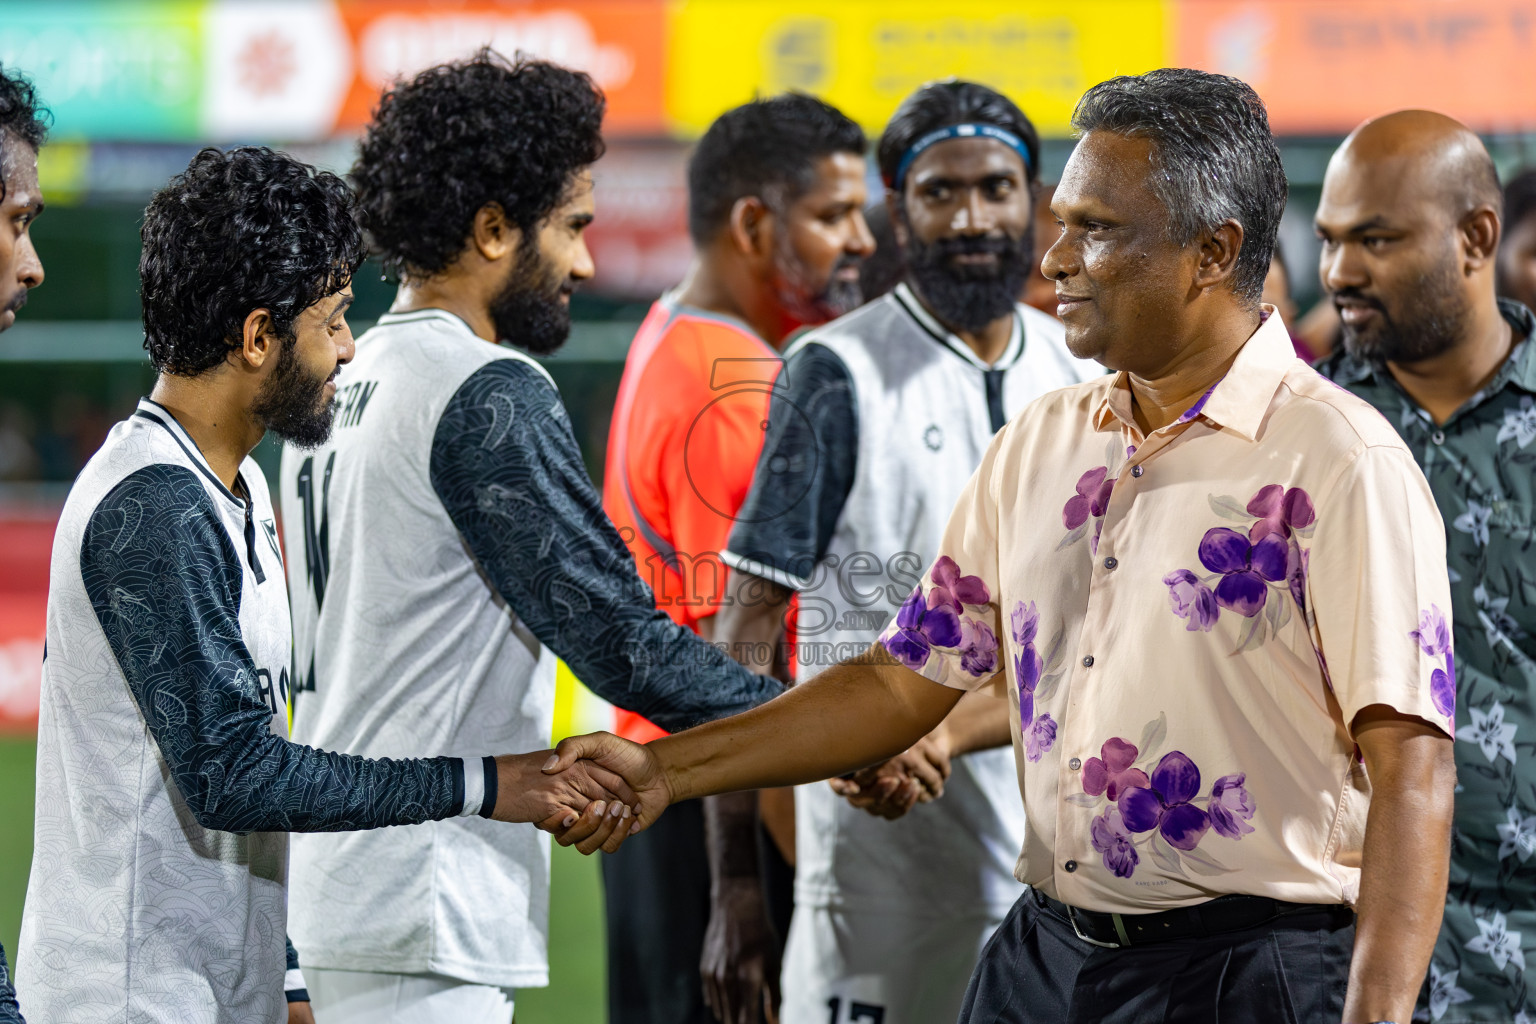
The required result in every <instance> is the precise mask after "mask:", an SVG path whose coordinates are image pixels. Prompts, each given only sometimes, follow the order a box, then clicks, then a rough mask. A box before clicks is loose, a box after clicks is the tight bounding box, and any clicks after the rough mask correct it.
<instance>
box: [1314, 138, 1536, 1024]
mask: <svg viewBox="0 0 1536 1024" xmlns="http://www.w3.org/2000/svg"><path fill="white" fill-rule="evenodd" d="M1316 227H1317V234H1318V237H1319V238H1320V239H1321V240H1322V257H1321V259H1322V262H1321V267H1320V273H1321V277H1322V284H1323V287H1324V288H1325V289H1326V290H1327V291H1328V292H1329V293H1330V294H1331V296H1332V299H1333V303H1334V305H1335V306H1337V307H1338V310H1339V313H1340V315H1341V318H1342V320H1343V339H1344V346H1343V351H1341V352H1337V353H1335V354H1334V355H1333V356H1331V357H1330V358H1329V359H1328V360H1326V361H1325V362H1324V363H1322V364H1321V365H1320V366H1319V369H1320V370H1321V371H1322V372H1323V373H1324V374H1325V375H1327V376H1328V377H1331V378H1332V379H1333V380H1334V381H1336V382H1337V383H1339V384H1341V385H1343V386H1344V387H1346V388H1348V389H1349V390H1350V391H1353V392H1354V393H1355V394H1357V395H1359V396H1360V397H1362V398H1364V399H1365V400H1366V401H1368V402H1370V403H1371V404H1372V405H1374V406H1376V408H1378V409H1380V410H1381V412H1382V414H1383V415H1385V416H1386V418H1387V420H1388V421H1389V422H1391V423H1392V425H1393V426H1395V427H1396V428H1397V431H1398V433H1399V434H1401V435H1402V438H1403V441H1404V442H1405V443H1406V444H1407V445H1408V448H1409V450H1411V451H1412V452H1413V454H1414V457H1415V458H1416V459H1418V461H1419V465H1420V466H1421V467H1422V468H1423V470H1424V475H1425V476H1426V477H1427V478H1428V480H1429V486H1430V490H1431V491H1433V492H1434V496H1435V501H1436V502H1437V503H1438V504H1439V506H1440V513H1441V515H1442V516H1443V517H1444V519H1445V523H1446V526H1447V527H1448V529H1447V530H1446V548H1447V553H1448V556H1449V567H1450V579H1451V606H1452V613H1453V614H1452V618H1451V635H1450V637H1445V636H1442V637H1440V639H1439V640H1437V643H1441V642H1443V643H1449V642H1450V641H1451V640H1454V642H1455V650H1456V664H1455V681H1456V691H1457V692H1456V697H1457V699H1456V726H1457V728H1456V739H1457V743H1456V761H1457V764H1456V768H1457V772H1456V777H1457V781H1458V783H1459V786H1458V788H1457V793H1456V817H1455V825H1454V829H1453V831H1452V833H1451V872H1450V889H1449V893H1448V896H1447V899H1446V905H1445V919H1444V923H1443V924H1442V925H1441V929H1440V938H1439V941H1438V943H1437V944H1436V946H1435V955H1434V959H1433V961H1431V963H1430V968H1429V979H1428V982H1427V984H1426V986H1425V990H1424V994H1423V996H1422V998H1421V1001H1420V1005H1419V1012H1420V1014H1421V1015H1425V1016H1426V1017H1427V1019H1429V1020H1432V1021H1437V1022H1453V1021H1454V1022H1458V1024H1459V1022H1463V1021H1467V1022H1470V1021H1479V1022H1491V1021H1523V1020H1530V1019H1531V1018H1532V1016H1533V1015H1536V994H1533V993H1531V991H1530V988H1529V984H1530V981H1531V980H1532V978H1531V976H1530V975H1528V974H1527V973H1526V965H1527V961H1528V960H1529V961H1530V963H1531V967H1532V968H1533V969H1536V871H1533V868H1536V864H1532V863H1531V858H1532V856H1536V757H1533V756H1532V755H1531V744H1532V743H1533V741H1536V737H1533V736H1532V734H1533V733H1536V701H1533V698H1536V690H1533V688H1536V591H1533V590H1532V586H1533V584H1536V553H1533V552H1532V550H1531V536H1532V528H1533V524H1536V474H1533V473H1532V472H1531V468H1532V465H1533V464H1536V450H1532V449H1531V448H1530V446H1531V443H1532V442H1533V441H1536V344H1532V342H1531V333H1532V330H1533V329H1536V321H1533V319H1532V315H1531V311H1530V310H1529V309H1528V308H1527V307H1525V306H1524V305H1522V304H1520V303H1519V302H1516V301H1514V300H1513V299H1500V298H1498V297H1497V294H1496V292H1495V276H1496V274H1495V263H1496V258H1497V255H1498V253H1499V242H1500V234H1501V232H1500V192H1499V181H1498V176H1497V174H1496V173H1495V171H1494V166H1493V161H1492V160H1491V159H1490V158H1489V156H1488V152H1487V150H1485V149H1484V148H1483V144H1482V142H1481V141H1480V140H1479V139H1478V137H1477V136H1476V135H1475V134H1473V133H1472V132H1471V131H1469V130H1468V129H1467V128H1466V127H1465V126H1463V125H1462V124H1460V123H1459V122H1457V121H1454V120H1452V119H1451V118H1449V117H1446V116H1444V115H1442V114H1437V113H1432V112H1430V111H1426V110H1404V111H1399V112H1397V113H1395V114H1389V115H1387V116H1385V117H1381V118H1378V119H1376V120H1374V121H1367V122H1366V123H1365V124H1363V125H1361V126H1360V127H1359V128H1356V129H1355V131H1354V132H1353V133H1352V134H1351V135H1350V136H1349V138H1347V139H1345V140H1344V144H1343V145H1342V146H1340V147H1339V150H1338V152H1337V153H1335V154H1334V156H1333V159H1332V160H1331V161H1330V162H1329V164H1328V172H1327V175H1326V176H1325V178H1324V179H1323V193H1322V198H1321V202H1320V203H1319V204H1318V208H1317V216H1316ZM1522 747H1523V748H1525V752H1524V753H1523V754H1520V753H1519V750H1520V748H1522Z"/></svg>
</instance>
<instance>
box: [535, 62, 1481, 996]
mask: <svg viewBox="0 0 1536 1024" xmlns="http://www.w3.org/2000/svg"><path fill="white" fill-rule="evenodd" d="M1073 122H1074V125H1075V126H1076V127H1077V128H1078V130H1079V131H1080V132H1082V138H1081V140H1080V141H1079V143H1078V145H1077V147H1076V149H1075V150H1074V152H1073V154H1072V156H1071V158H1070V159H1069V160H1068V162H1067V166H1066V169H1065V171H1064V173H1063V175H1062V178H1061V182H1060V184H1059V185H1058V186H1057V191H1056V196H1055V200H1054V205H1053V209H1054V210H1055V211H1056V215H1057V217H1058V218H1059V219H1060V220H1061V221H1062V222H1063V224H1064V227H1065V230H1064V233H1063V234H1062V236H1061V238H1060V239H1058V240H1057V242H1056V244H1055V245H1054V246H1053V247H1052V248H1051V250H1050V251H1049V252H1048V253H1046V255H1045V259H1044V262H1043V264H1042V269H1043V272H1044V273H1045V274H1047V275H1048V276H1050V277H1052V278H1054V279H1055V280H1056V289H1057V298H1058V300H1059V303H1058V312H1059V314H1060V316H1061V319H1062V321H1063V322H1064V323H1065V325H1066V330H1067V344H1068V346H1069V348H1070V349H1071V350H1072V352H1073V353H1074V354H1075V355H1077V356H1079V357H1092V358H1095V359H1097V360H1098V361H1099V362H1100V363H1102V364H1104V365H1105V366H1108V367H1110V368H1113V369H1118V370H1119V371H1120V372H1119V373H1117V374H1115V375H1114V376H1113V377H1106V378H1101V379H1099V380H1095V381H1092V382H1089V383H1085V384H1081V385H1078V386H1076V387H1073V388H1067V389H1064V390H1061V391H1057V392H1053V393H1052V394H1051V395H1050V396H1047V397H1046V398H1043V399H1041V400H1039V401H1037V402H1036V403H1035V404H1034V405H1032V406H1031V407H1030V408H1029V409H1027V410H1026V411H1025V412H1024V413H1022V414H1021V415H1020V416H1018V417H1017V418H1015V419H1014V420H1013V421H1012V422H1010V423H1009V424H1008V426H1007V427H1005V428H1004V429H1003V431H1002V432H1000V433H999V434H998V436H997V438H996V440H995V441H994V443H993V445H992V447H991V448H990V449H989V451H988V453H987V455H986V457H985V458H984V459H983V461H982V463H981V466H980V468H979V469H978V471H977V473H976V475H975V476H974V477H973V478H972V480H971V482H970V484H968V485H967V488H966V491H965V493H964V494H963V495H962V497H961V499H960V501H959V503H958V504H957V505H956V507H955V510H954V512H953V513H952V514H951V516H950V521H949V526H948V528H947V530H946V532H945V539H944V542H943V544H942V545H941V548H940V551H941V554H940V556H939V557H938V558H937V559H936V560H935V561H934V563H933V565H932V567H931V569H930V570H929V571H928V572H925V573H924V574H923V578H922V580H921V582H920V584H919V585H918V587H917V588H916V589H915V590H914V591H913V593H912V595H911V596H910V597H909V598H908V600H907V602H906V603H904V605H903V606H902V610H901V613H900V614H899V615H898V617H897V619H896V621H895V622H894V623H892V624H891V625H890V626H889V627H888V628H887V630H886V632H885V633H884V634H883V636H882V642H881V643H880V644H879V645H877V646H876V647H874V648H872V649H871V651H870V653H869V654H868V655H866V656H864V657H861V658H858V659H855V660H853V661H851V662H845V663H843V664H841V665H839V666H834V667H833V668H831V669H829V670H827V671H826V672H824V673H823V674H821V675H820V676H818V677H817V678H816V679H813V680H811V681H810V682H808V683H806V684H803V685H801V686H797V687H795V688H794V689H791V690H790V691H788V692H787V693H786V694H784V695H783V696H782V697H780V698H778V699H776V700H773V701H770V702H769V703H768V704H766V705H765V706H763V707H761V708H756V709H754V710H752V711H749V712H747V713H745V714H743V715H740V716H738V717H736V718H734V719H731V720H729V721H725V722H717V723H711V724H710V725H706V726H701V727H700V728H698V729H695V730H690V731H689V732H686V733H681V734H678V735H674V736H668V737H664V738H662V739H659V740H656V741H654V742H652V743H650V744H648V745H646V746H638V745H635V744H631V743H629V742H627V741H625V740H622V739H620V738H618V737H615V736H610V735H606V734H596V735H593V736H587V737H577V738H572V739H568V740H566V741H564V742H563V743H562V744H561V745H560V747H559V748H558V749H559V753H560V757H558V758H556V759H555V761H554V763H553V764H552V765H551V769H550V770H552V771H557V770H559V769H560V767H561V766H562V765H564V764H569V763H571V762H572V761H573V760H574V759H576V758H579V757H584V756H585V757H591V758H595V759H597V760H598V761H600V762H601V763H604V764H606V765H607V766H608V767H610V768H611V769H613V770H614V771H617V772H618V773H620V774H622V775H624V776H625V778H626V779H628V780H629V781H630V783H631V785H633V786H634V787H635V789H636V790H637V791H638V792H639V793H640V795H641V800H642V804H643V807H642V812H641V816H640V819H641V823H642V824H643V825H646V824H649V823H650V822H651V821H653V820H655V818H656V816H657V815H658V814H660V813H661V811H662V810H663V808H664V807H665V806H666V805H667V804H668V803H669V802H671V801H673V800H677V799H685V798H689V797H694V796H699V795H704V794H708V793H713V792H723V791H730V790H735V789H743V788H752V787H761V786H770V785H774V786H781V785H785V784H788V783H798V782H809V781H812V780H815V779H823V778H827V777H829V776H833V775H837V774H840V773H843V772H847V771H850V770H852V769H855V768H858V767H859V766H861V765H865V764H869V763H871V762H873V761H876V760H879V759H881V758H886V757H890V756H892V755H893V754H895V753H897V752H899V751H901V750H904V749H906V748H907V747H909V746H910V745H911V744H912V743H913V742H915V741H916V740H917V739H918V738H919V737H921V736H923V735H924V734H926V733H927V732H928V731H930V730H931V729H933V727H934V726H936V725H937V724H938V723H939V722H940V721H941V720H942V719H943V717H944V716H945V715H946V714H947V713H948V712H949V711H950V710H951V709H952V708H953V707H954V706H955V704H956V702H957V701H958V700H959V699H960V696H961V693H962V691H972V690H975V689H978V688H980V687H984V686H987V685H989V684H991V683H992V682H993V681H994V679H996V678H997V676H998V674H999V673H1000V672H1001V673H1003V674H1004V675H1005V678H1006V681H1007V684H1008V687H1009V694H1010V697H1011V698H1012V703H1014V704H1015V705H1016V706H1017V707H1018V712H1017V716H1018V717H1014V718H1013V719H1012V723H1011V725H1012V730H1011V731H1012V734H1013V742H1014V753H1015V758H1016V762H1017V765H1018V768H1019V782H1020V791H1021V793H1022V795H1023V798H1024V804H1025V810H1026V814H1027V817H1028V821H1029V831H1028V834H1027V839H1026V842H1025V845H1024V849H1023V850H1022V853H1021V857H1020V860H1019V864H1018V869H1017V877H1018V878H1019V880H1020V881H1022V882H1025V883H1026V884H1028V885H1030V886H1031V887H1032V888H1031V890H1030V892H1029V893H1027V894H1026V895H1025V896H1023V897H1021V898H1020V900H1019V901H1018V903H1017V904H1016V905H1015V907H1014V910H1013V912H1012V913H1011V914H1010V915H1009V917H1008V919H1007V920H1005V921H1004V922H1003V924H1002V926H1001V927H999V929H998V930H997V932H996V933H995V934H994V935H993V938H992V940H991V942H990V943H989V944H988V946H987V947H986V949H985V950H984V951H983V953H982V955H981V960H980V963H979V964H978V966H977V970H976V972H975V974H974V975H973V976H972V979H971V985H970V989H969V991H968V992H967V994H966V1004H965V1007H964V1009H963V1010H962V1013H961V1017H960V1020H961V1021H962V1022H970V1024H984V1022H985V1024H994V1022H1030V1024H1034V1022H1041V1024H1044V1022H1061V1021H1063V1020H1064V1021H1066V1022H1067V1024H1087V1022H1090V1021H1091V1022H1096V1024H1157V1022H1163V1024H1166V1022H1172V1021H1181V1022H1206V1021H1210V1022H1214V1021H1218V1020H1257V1019H1267V1018H1269V1017H1271V1016H1274V1015H1275V1014H1276V1013H1277V1008H1279V1007H1281V1006H1284V1007H1285V1010H1286V1011H1288V1013H1289V1015H1291V1016H1293V1017H1294V1019H1297V1020H1307V1021H1328V1020H1342V1021H1344V1022H1346V1024H1370V1022H1380V1021H1395V1022H1398V1024H1402V1022H1405V1021H1407V1020H1408V1019H1409V1017H1410V1015H1411V1014H1412V1012H1413V1007H1414V1002H1415V998H1416V996H1417V993H1418V990H1419V987H1420V985H1421V984H1422V982H1423V978H1424V974H1425V971H1426V969H1427V967H1428V963H1429V958H1430V953H1431V951H1432V949H1433V947H1434V941H1435V934H1436V932H1437V931H1438V929H1439V923H1440V917H1441V911H1442V909H1443V906H1444V898H1445V883H1446V871H1447V862H1448V857H1449V841H1448V840H1449V833H1450V819H1451V810H1452V798H1453V789H1454V785H1455V771H1454V760H1453V757H1452V750H1451V747H1452V741H1451V738H1450V735H1449V731H1450V729H1451V710H1452V704H1453V701H1454V685H1453V684H1452V682H1451V680H1450V674H1451V669H1450V667H1449V664H1450V662H1449V659H1450V650H1449V648H1450V643H1449V638H1448V636H1447V634H1448V630H1449V627H1448V626H1447V625H1446V622H1445V618H1444V614H1445V613H1444V610H1445V609H1446V608H1448V607H1449V604H1450V591H1449V588H1448V586H1447V584H1446V576H1445V538H1444V535H1443V526H1442V523H1441V520H1440V515H1439V513H1438V511H1437V510H1436V508H1435V504H1434V499H1433V497H1432V495H1431V494H1430V493H1429V489H1428V487H1427V485H1426V484H1425V482H1424V476H1423V474H1422V473H1421V472H1419V469H1418V467H1417V466H1416V465H1414V462H1413V458H1412V455H1411V454H1410V453H1409V452H1408V450H1407V449H1406V448H1405V447H1404V445H1403V443H1402V441H1401V439H1400V438H1399V437H1398V436H1397V435H1396V434H1395V433H1394V432H1393V431H1392V429H1391V428H1390V427H1389V426H1388V425H1387V424H1386V423H1384V422H1383V421H1382V418H1381V416H1380V415H1379V414H1378V413H1377V412H1376V411H1375V410H1373V409H1372V408H1371V407H1370V406H1369V405H1367V404H1366V403H1365V402H1363V401H1361V400H1360V399H1358V398H1356V397H1355V396H1353V395H1350V394H1348V393H1346V392H1344V391H1342V390H1341V389H1338V388H1336V387H1333V386H1332V385H1330V384H1328V383H1326V382H1325V381H1324V380H1323V379H1322V378H1321V377H1319V376H1318V375H1317V374H1316V373H1315V372H1313V371H1312V370H1311V369H1310V368H1308V367H1307V366H1306V365H1305V364H1303V363H1302V362H1300V361H1299V360H1298V359H1296V356H1295V352H1294V350H1293V349H1292V347H1291V343H1290V339H1289V337H1287V335H1286V331H1285V326H1284V324H1282V323H1281V322H1280V321H1279V318H1278V317H1277V316H1275V314H1274V311H1273V309H1269V308H1263V307H1261V306H1260V305H1259V302H1258V297H1259V293H1260V290H1261V288H1262V286H1263V281H1264V275H1265V273H1266V271H1267V270H1268V267H1269V260H1270V251H1271V249H1272V247H1273V245H1274V242H1275V235H1276V231H1277V228H1278V226H1279V221H1280V214H1281V210H1282V209H1283V208H1284V202H1285V195H1286V184H1285V177H1284V172H1283V171H1282V169H1281V165H1280V155H1279V152H1278V150H1277V148H1276V146H1275V142H1274V137H1273V135H1272V134H1271V132H1270V130H1269V123H1268V117H1267V114H1266V112H1265V110H1264V106H1263V102H1262V101H1261V100H1260V99H1259V97H1258V95H1257V94H1256V93H1254V91H1253V90H1252V89H1251V88H1249V87H1248V86H1247V85H1245V84H1243V83H1242V82H1240V81H1238V80H1236V79H1233V78H1228V77H1225V76H1221V75H1213V74H1208V73H1205V72H1200V71H1192V70H1187V69H1163V70H1159V71H1153V72H1149V73H1147V74H1145V75H1141V76H1136V77H1122V78H1116V79H1111V80H1110V81H1107V82H1103V83H1100V84H1099V85H1097V86H1094V87H1093V88H1092V89H1090V90H1089V91H1088V92H1087V94H1085V96H1084V97H1083V99H1082V101H1081V102H1080V103H1079V105H1078V108H1077V110H1076V112H1075V114H1074V115H1073ZM1213 168H1214V169H1215V173H1213ZM1325 665H1326V671H1325V669H1324V666H1325ZM1053 675H1054V676H1055V677H1056V679H1055V682H1054V683H1053V685H1052V686H1051V687H1050V688H1049V689H1047V690H1046V692H1044V693H1042V688H1044V682H1045V678H1046V677H1047V676H1053ZM1021 684H1023V685H1022V686H1021ZM1030 686H1033V687H1034V689H1033V692H1031V690H1030ZM1026 697H1027V698H1029V699H1028V700H1026V699H1025V698H1026ZM1029 719H1033V720H1034V723H1035V724H1036V726H1038V724H1039V723H1040V722H1041V720H1043V719H1046V720H1049V725H1050V726H1051V727H1050V728H1047V729H1045V730H1040V729H1038V728H1030V729H1029V730H1027V733H1026V732H1025V731H1024V730H1021V728H1020V725H1021V724H1022V723H1023V722H1025V721H1028V720H1029ZM1026 735H1027V736H1028V737H1031V738H1036V737H1038V739H1037V742H1034V743H1026V742H1025V738H1026ZM1367 771H1368V773H1369V780H1370V781H1369V783H1368V784H1367V782H1366V777H1367V776H1366V773H1367ZM1357 915H1358V924H1357V923H1356V918H1357Z"/></svg>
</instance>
